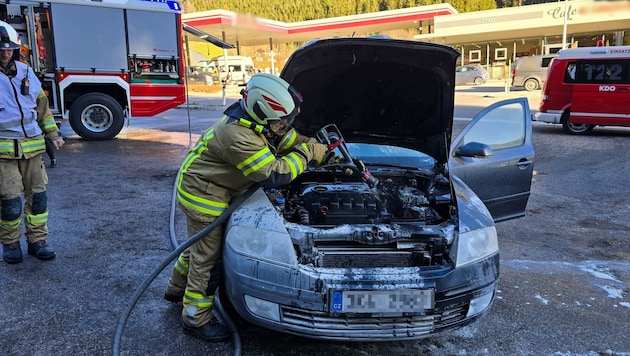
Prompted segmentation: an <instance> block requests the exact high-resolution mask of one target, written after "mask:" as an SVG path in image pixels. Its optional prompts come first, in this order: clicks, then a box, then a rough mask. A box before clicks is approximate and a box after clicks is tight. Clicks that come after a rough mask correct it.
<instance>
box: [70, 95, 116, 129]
mask: <svg viewBox="0 0 630 356" xmlns="http://www.w3.org/2000/svg"><path fill="white" fill-rule="evenodd" d="M124 123H125V118H124V113H123V109H122V107H121V106H120V104H119V103H118V102H117V101H116V100H114V98H112V97H111V96H109V95H106V94H102V93H89V94H85V95H82V96H80V97H79V98H78V99H77V100H76V101H75V102H74V103H73V104H72V107H70V127H72V129H73V130H74V132H76V133H77V135H79V136H81V137H83V138H84V139H86V140H94V141H97V140H111V139H112V138H114V137H116V135H118V133H119V132H120V130H122V128H123V125H124Z"/></svg>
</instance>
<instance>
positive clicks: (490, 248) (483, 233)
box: [455, 226, 499, 267]
mask: <svg viewBox="0 0 630 356" xmlns="http://www.w3.org/2000/svg"><path fill="white" fill-rule="evenodd" d="M456 244H457V247H456V251H457V255H456V257H455V267H462V266H465V265H467V264H471V263H475V262H477V261H479V260H482V259H484V258H486V257H488V256H491V255H493V254H495V253H497V252H499V240H498V239H497V229H496V228H495V227H494V226H486V227H483V228H481V229H475V230H471V231H467V232H463V233H460V234H459V237H458V239H457V242H456Z"/></svg>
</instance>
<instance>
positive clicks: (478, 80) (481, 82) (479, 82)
mask: <svg viewBox="0 0 630 356" xmlns="http://www.w3.org/2000/svg"><path fill="white" fill-rule="evenodd" d="M474 83H475V85H481V84H483V83H484V81H483V78H480V77H477V78H475V81H474Z"/></svg>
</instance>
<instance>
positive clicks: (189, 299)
mask: <svg viewBox="0 0 630 356" xmlns="http://www.w3.org/2000/svg"><path fill="white" fill-rule="evenodd" d="M184 304H192V305H196V306H198V307H199V308H211V307H212V305H213V304H214V296H213V295H210V296H208V297H204V296H203V294H200V293H193V292H190V291H188V289H187V290H186V291H185V292H184Z"/></svg>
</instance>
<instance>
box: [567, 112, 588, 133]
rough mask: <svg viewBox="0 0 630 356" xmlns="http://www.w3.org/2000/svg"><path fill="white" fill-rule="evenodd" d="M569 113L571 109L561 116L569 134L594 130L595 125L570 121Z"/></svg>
mask: <svg viewBox="0 0 630 356" xmlns="http://www.w3.org/2000/svg"><path fill="white" fill-rule="evenodd" d="M569 113H570V112H569V111H565V112H564V113H563V114H562V117H561V118H560V122H561V123H562V127H563V128H564V131H566V133H568V134H569V135H585V134H587V133H589V132H591V131H593V127H595V125H590V124H572V123H569Z"/></svg>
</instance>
